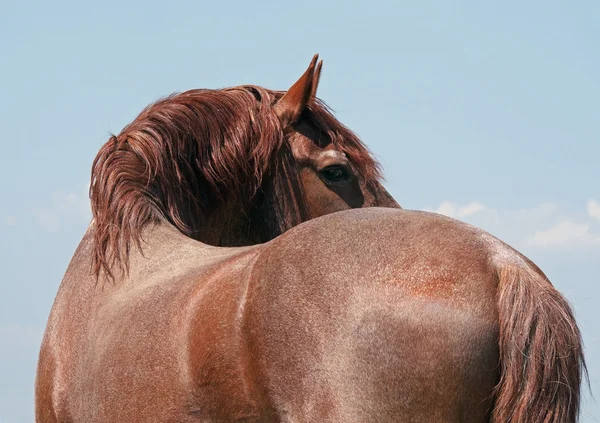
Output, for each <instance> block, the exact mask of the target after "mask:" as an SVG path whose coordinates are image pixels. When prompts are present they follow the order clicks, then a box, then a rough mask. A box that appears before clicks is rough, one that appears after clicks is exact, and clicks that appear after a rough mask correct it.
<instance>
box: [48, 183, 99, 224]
mask: <svg viewBox="0 0 600 423" xmlns="http://www.w3.org/2000/svg"><path fill="white" fill-rule="evenodd" d="M88 186H89V185H87V186H86V189H85V190H82V192H81V193H73V192H70V193H66V194H65V193H63V192H56V193H54V195H53V196H52V205H50V206H47V207H43V208H41V209H39V210H38V211H37V212H36V219H37V222H38V224H39V225H40V226H41V227H42V228H43V229H45V230H46V231H48V232H56V231H58V230H59V229H60V226H61V224H62V223H65V222H66V221H69V222H71V221H76V222H89V221H90V219H91V215H92V214H91V207H90V200H89V197H88V190H87V187H88Z"/></svg>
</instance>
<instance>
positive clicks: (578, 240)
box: [528, 220, 600, 248]
mask: <svg viewBox="0 0 600 423" xmlns="http://www.w3.org/2000/svg"><path fill="white" fill-rule="evenodd" d="M528 242H529V244H531V245H533V246H536V247H542V248H546V247H561V246H578V245H582V246H591V245H600V235H594V234H591V233H590V227H589V225H586V224H582V223H575V222H571V221H568V220H564V221H561V222H558V223H557V224H556V225H554V226H552V227H551V228H549V229H546V230H542V231H536V232H535V233H534V234H533V235H532V236H530V237H528Z"/></svg>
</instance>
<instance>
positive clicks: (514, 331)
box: [491, 265, 586, 423]
mask: <svg viewBox="0 0 600 423" xmlns="http://www.w3.org/2000/svg"><path fill="white" fill-rule="evenodd" d="M526 266H527V265H525V266H523V267H517V266H505V267H502V268H501V269H500V271H499V287H498V313H499V325H500V326H499V329H500V382H499V383H498V385H497V386H496V391H495V405H494V409H493V410H492V418H491V422H492V423H517V422H518V423H575V422H576V421H577V420H578V415H579V405H580V389H581V382H582V377H583V375H584V374H585V372H586V367H585V360H584V357H583V345H582V340H581V334H580V332H579V329H578V328H577V324H576V322H575V318H574V316H573V312H572V311H571V308H570V307H569V304H568V303H567V301H566V300H565V298H564V297H563V296H562V295H561V294H560V293H559V292H558V291H557V290H556V289H555V288H554V287H553V286H552V284H551V283H550V281H549V280H548V279H546V278H545V276H544V275H543V274H541V273H537V272H536V271H534V270H533V269H531V268H529V267H526Z"/></svg>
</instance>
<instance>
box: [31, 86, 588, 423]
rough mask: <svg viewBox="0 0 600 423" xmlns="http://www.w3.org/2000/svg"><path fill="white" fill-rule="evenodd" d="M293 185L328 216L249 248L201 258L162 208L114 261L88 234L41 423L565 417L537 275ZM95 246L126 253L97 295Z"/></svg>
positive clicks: (440, 233)
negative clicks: (136, 245) (134, 243)
mask: <svg viewBox="0 0 600 423" xmlns="http://www.w3.org/2000/svg"><path fill="white" fill-rule="evenodd" d="M317 77H318V75H317ZM317 79H318V78H317ZM314 85H315V87H309V88H308V90H309V91H310V94H311V95H314V89H315V88H316V83H315V84H314ZM292 90H293V88H292ZM292 90H291V91H292ZM279 104H281V102H280V103H279ZM290 110H291V109H289V108H288V109H286V111H285V112H284V113H280V115H279V116H280V118H281V119H282V121H283V120H285V119H287V116H288V114H287V113H292V112H293V110H292V112H290ZM281 116H283V117H281ZM309 132H310V131H309ZM292 150H293V151H294V157H295V158H296V160H297V161H298V157H308V156H310V154H312V153H310V151H309V150H310V149H309V148H308V147H306V145H304V147H303V148H299V147H297V145H292ZM347 154H349V155H351V153H347ZM303 155H304V156H303ZM318 155H319V157H321V156H323V158H324V159H325V158H326V159H327V160H329V159H331V158H332V157H334V156H335V153H332V152H329V153H323V152H322V151H319V152H318ZM305 160H308V159H305ZM101 167H102V166H101ZM102 169H106V167H102ZM299 175H300V178H301V183H302V186H303V187H304V190H305V191H306V196H307V198H306V203H307V208H308V211H307V213H308V218H309V219H312V218H314V217H318V216H322V215H326V216H322V217H318V218H316V219H312V220H309V221H307V222H305V223H303V224H301V225H296V224H293V225H292V226H293V227H292V228H285V230H284V231H283V232H284V233H282V234H278V236H271V237H270V240H267V241H268V242H266V243H262V244H259V245H249V246H244V247H229V248H224V247H217V246H210V245H207V244H206V243H204V242H199V241H198V240H194V239H192V238H190V237H189V236H186V235H184V234H183V233H182V232H184V231H182V228H181V227H180V226H181V225H178V220H177V219H176V218H173V217H172V215H169V214H168V213H165V217H163V218H155V219H152V220H151V221H148V222H146V224H145V225H142V227H141V228H138V229H139V241H140V245H139V246H140V248H129V247H128V244H126V243H121V244H114V240H112V239H111V238H110V236H111V233H104V234H102V233H100V235H99V232H101V231H102V227H100V228H99V226H98V225H102V222H103V220H102V218H100V219H97V220H95V221H94V222H93V223H92V224H91V225H90V228H89V229H88V232H87V233H86V235H85V236H84V239H83V240H82V242H81V244H80V246H79V248H78V249H77V251H76V253H75V255H74V257H73V260H72V262H71V265H70V266H69V269H68V270H67V273H66V275H65V278H64V280H63V283H62V285H61V288H60V290H59V293H58V295H57V298H56V301H55V304H54V307H53V310H52V313H51V316H50V319H49V322H48V327H47V330H46V334H45V337H44V341H43V344H42V350H41V352H40V361H39V366H38V377H37V387H36V416H37V421H38V422H86V423H93V422H235V421H239V422H317V421H319V422H367V421H369V422H371V421H373V422H375V421H376V422H397V421H406V422H408V421H410V422H488V421H493V422H507V421H514V422H574V421H575V419H576V415H577V410H578V404H579V384H580V381H581V366H582V356H581V343H580V342H581V341H580V336H579V332H578V330H577V327H576V326H575V323H574V320H573V317H572V315H571V312H570V309H569V307H568V305H567V304H566V302H565V301H564V299H563V298H562V297H561V296H560V295H559V294H558V293H557V291H556V290H554V288H553V287H552V285H551V284H550V283H549V282H548V281H547V280H546V279H545V277H544V275H543V274H542V273H541V271H540V270H539V269H537V267H535V265H533V264H532V263H531V262H529V261H528V260H527V259H526V258H525V257H523V256H521V255H520V254H519V253H517V252H516V251H514V250H512V249H511V248H510V247H508V246H506V245H505V244H503V243H502V242H500V241H498V240H497V239H495V238H493V237H491V236H490V235H488V234H486V233H485V232H483V231H481V230H478V229H476V228H473V227H471V226H468V225H465V224H462V223H460V222H457V221H455V220H452V219H449V218H445V217H442V216H439V215H435V214H431V213H423V212H410V211H404V210H399V209H391V208H386V209H383V208H367V209H360V210H352V211H341V212H339V213H334V214H330V213H331V212H333V211H337V210H343V209H347V208H351V207H345V206H343V204H350V203H352V202H353V201H356V200H355V199H356V198H357V197H356V195H354V194H357V193H358V194H357V195H358V197H360V198H362V202H361V203H360V204H358V203H359V202H358V201H356V204H357V206H352V208H355V207H360V206H361V205H362V206H368V205H372V206H382V205H383V206H388V207H390V206H394V205H395V206H397V204H396V203H395V202H393V200H390V199H389V198H388V195H387V194H386V193H385V192H384V191H382V189H381V188H380V187H379V186H376V187H375V188H373V185H371V188H370V189H366V188H364V186H365V184H362V183H358V182H357V184H356V186H359V185H360V186H363V188H362V189H361V191H360V192H354V191H351V189H350V187H349V186H340V185H339V184H338V185H328V186H329V187H332V188H330V189H331V191H334V192H335V193H336V197H335V198H333V199H331V198H329V199H328V197H326V193H327V191H325V190H322V189H321V187H320V186H319V185H318V181H317V180H316V179H310V174H309V169H308V168H306V169H301V170H300V171H299ZM330 176H332V175H330ZM333 176H335V178H337V177H338V176H339V174H336V175H333ZM333 176H332V178H331V179H332V180H334V179H335V178H333ZM109 179H110V178H109ZM359 182H360V181H359ZM348 183H350V182H348ZM107 185H110V184H104V185H103V186H107ZM292 188H293V187H292ZM307 189H309V190H308V191H307ZM309 191H310V192H309ZM265 192H268V191H265ZM353 192H354V194H352V193H353ZM96 195H100V194H98V193H96ZM156 197H159V196H156ZM275 198H277V197H276V196H275ZM339 198H342V199H343V200H344V202H343V204H342V203H340V204H342V207H340V206H339V205H338V203H336V201H338V199H339ZM369 198H370V200H369ZM353 199H354V200H353ZM92 201H94V195H92ZM328 207H329V209H328ZM331 207H333V209H331ZM259 208H260V207H259ZM96 210H97V211H98V210H100V211H101V210H102V208H101V207H98V206H96ZM98 213H100V212H98ZM117 215H119V216H122V214H119V213H117ZM124 216H125V217H126V219H125V220H126V221H127V222H128V223H131V220H127V219H129V217H130V216H128V215H127V214H125V215H124ZM249 216H250V217H249V220H250V221H252V217H251V216H252V215H249ZM215 219H216V218H215ZM133 220H134V221H135V219H133ZM209 220H210V219H209ZM242 220H243V219H242ZM304 220H306V219H304ZM236 221H237V220H234V222H236ZM134 223H135V222H134ZM184 223H185V222H184ZM244 225H248V223H244ZM270 226H273V225H270ZM275 226H277V225H275ZM244 227H246V226H244ZM128 228H130V227H128ZM271 230H272V227H271ZM133 232H135V231H133ZM217 232H218V231H217ZM217 232H214V231H213V232H211V233H212V234H215V233H216V235H214V236H215V239H225V238H226V239H230V238H229V237H225V238H223V235H220V234H219V233H217ZM235 232H236V233H241V232H239V231H235ZM248 232H249V233H251V232H252V230H251V228H250V226H248ZM261 233H263V234H264V232H260V231H259V232H255V234H258V235H256V236H252V237H249V238H247V239H246V240H245V241H243V242H242V241H236V242H232V244H239V245H244V244H251V242H249V241H248V240H249V239H250V240H252V239H259V240H261V239H262V238H261V236H260V234H261ZM263 236H264V235H263ZM107 237H108V238H107ZM201 237H202V235H200V236H198V237H197V239H199V238H200V239H201ZM106 239H108V241H106ZM99 240H100V241H102V240H105V244H107V245H109V246H110V245H117V246H121V247H122V246H125V247H123V248H124V251H127V262H126V266H125V267H126V268H127V270H126V271H124V272H123V273H122V275H121V276H116V277H114V279H112V283H111V274H110V273H109V272H108V270H107V272H106V273H102V272H101V270H102V269H103V268H104V267H107V266H108V267H110V265H111V263H112V262H111V260H110V258H111V257H112V258H113V259H115V260H117V259H118V257H119V254H118V253H112V254H111V253H105V250H102V249H101V250H100V252H99V250H98V248H99V247H98V245H99ZM136 240H138V238H136V237H133V238H132V241H136ZM119 242H124V241H122V240H121V241H119ZM100 243H101V242H100ZM216 244H217V245H218V243H216ZM115 257H116V258H115ZM117 262H118V260H117ZM91 268H95V269H96V272H95V273H94V272H90V269H91ZM99 275H100V276H99Z"/></svg>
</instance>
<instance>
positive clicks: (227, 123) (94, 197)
mask: <svg viewBox="0 0 600 423" xmlns="http://www.w3.org/2000/svg"><path fill="white" fill-rule="evenodd" d="M281 95H282V93H281V92H275V91H271V90H266V89H264V88H261V87H256V86H243V87H235V88H227V89H221V90H191V91H187V92H184V93H182V94H177V95H172V96H169V97H167V98H165V99H163V100H160V101H158V102H156V103H154V104H152V105H150V106H149V107H147V108H146V109H145V110H144V111H142V113H141V114H140V115H139V116H138V117H137V118H136V119H135V120H134V121H133V122H132V123H131V124H129V125H128V126H126V127H125V128H124V129H123V130H122V132H121V133H120V134H119V135H117V136H111V138H110V139H109V140H108V142H107V143H106V144H104V146H103V147H102V148H101V149H100V151H99V152H98V155H97V156H96V158H95V160H94V163H93V166H92V175H91V181H92V182H91V188H90V198H91V202H92V213H93V219H94V224H95V232H94V246H93V249H94V253H93V270H94V272H95V273H96V274H97V275H98V274H99V273H100V271H101V270H102V269H103V270H105V271H106V272H107V273H108V274H109V275H112V271H113V266H115V265H117V266H122V265H124V266H125V267H126V266H127V257H128V255H129V251H130V248H131V243H132V242H134V243H135V244H137V245H138V246H140V242H141V231H142V229H143V228H144V227H145V226H146V225H147V224H148V223H150V222H153V221H158V220H161V219H166V220H168V221H169V222H171V223H172V224H173V225H175V226H176V227H177V228H178V229H179V230H180V231H181V232H182V233H183V234H185V235H187V236H189V237H192V238H195V239H198V238H200V237H201V233H199V231H200V227H201V224H202V220H203V219H204V218H205V217H206V216H207V215H208V213H210V212H211V210H215V209H216V208H217V207H218V206H221V205H223V204H230V203H231V202H234V203H235V204H239V206H240V207H242V208H243V207H246V206H247V205H248V204H249V203H250V201H251V200H252V199H253V197H254V196H255V194H256V193H257V190H259V188H260V187H261V185H262V184H263V179H264V178H265V175H267V174H268V173H269V172H273V174H272V175H271V176H273V175H275V174H278V175H282V176H284V177H286V178H290V177H292V175H291V173H292V172H290V171H289V164H288V166H287V168H288V171H287V172H276V171H275V170H276V169H284V170H285V168H286V167H285V166H282V161H284V160H285V158H286V154H283V153H282V151H283V150H285V148H283V149H282V147H284V146H285V144H286V143H285V135H284V131H283V130H282V128H281V126H280V124H279V121H278V118H277V116H276V115H275V113H274V112H273V108H272V104H273V103H274V102H275V101H276V100H277V99H278V98H280V97H281ZM304 115H305V117H304V118H305V119H308V120H309V121H310V123H311V124H312V125H314V126H315V127H316V128H317V129H318V130H320V131H321V133H322V134H324V135H325V136H326V137H327V138H329V140H330V141H331V142H333V143H334V144H335V145H336V146H337V148H339V149H340V150H342V151H344V152H345V153H346V154H347V156H348V158H349V159H350V160H351V162H353V164H354V166H355V167H356V168H357V170H358V172H359V173H360V174H361V176H362V177H363V178H364V180H366V181H367V183H369V181H376V180H378V179H379V178H380V170H379V165H378V164H377V162H376V161H375V160H374V159H373V157H372V156H371V154H370V152H369V151H368V149H367V148H366V147H365V146H364V144H363V143H362V142H361V141H360V140H359V139H358V137H357V136H356V135H354V134H353V133H352V132H351V131H350V130H348V129H347V128H346V127H345V126H344V125H342V124H341V123H340V122H339V121H338V120H337V119H336V118H335V117H334V116H333V115H332V113H331V112H330V111H329V109H328V108H327V106H326V105H325V104H324V103H322V102H321V101H319V100H315V102H314V103H313V104H312V105H311V106H310V107H309V109H308V110H307V111H306V113H305V114H304ZM289 157H290V156H289V154H288V155H287V158H288V160H289ZM283 164H284V163H283ZM281 182H282V181H280V184H279V185H280V186H285V187H289V186H290V185H289V181H288V182H286V183H285V184H283V185H282V183H281ZM276 191H277V190H276ZM278 191H279V192H280V193H281V194H282V195H285V197H286V198H278V199H277V200H278V201H280V202H281V201H285V202H293V201H300V200H299V199H298V198H297V196H294V195H290V193H289V191H290V190H289V189H286V188H281V187H280V188H279V189H278ZM284 191H288V192H284ZM300 209H301V207H299V206H298V205H296V207H289V205H288V206H286V205H285V204H284V205H280V207H279V210H280V213H279V217H278V220H279V222H277V224H278V225H279V227H280V229H281V231H285V230H287V229H289V227H291V226H293V225H295V224H297V223H300V222H299V220H300V221H301V220H302V219H301V216H298V213H299V210H300ZM292 210H296V213H293V212H292ZM281 211H285V212H281ZM294 214H295V215H294Z"/></svg>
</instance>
